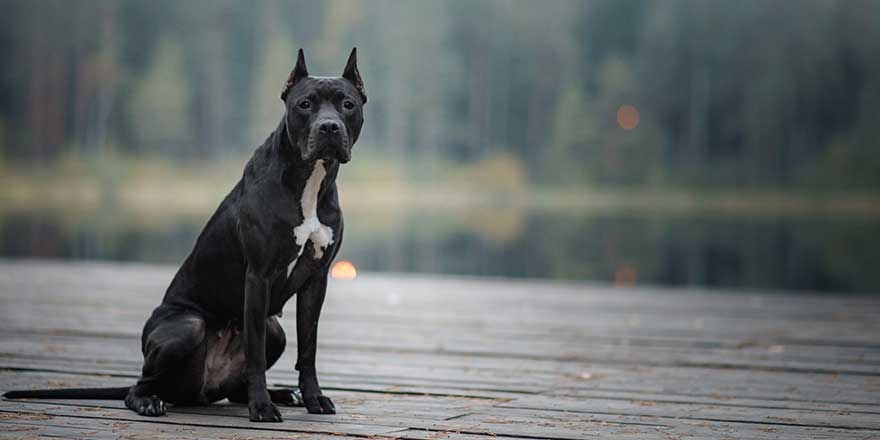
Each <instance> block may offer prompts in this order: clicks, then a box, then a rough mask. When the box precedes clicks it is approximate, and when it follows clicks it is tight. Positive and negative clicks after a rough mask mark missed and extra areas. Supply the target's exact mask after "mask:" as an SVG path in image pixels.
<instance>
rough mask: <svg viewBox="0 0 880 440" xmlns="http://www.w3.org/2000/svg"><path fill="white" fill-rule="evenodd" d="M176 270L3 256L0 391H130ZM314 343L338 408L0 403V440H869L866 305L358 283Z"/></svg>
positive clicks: (340, 288) (872, 398)
mask: <svg viewBox="0 0 880 440" xmlns="http://www.w3.org/2000/svg"><path fill="white" fill-rule="evenodd" d="M172 272H173V268H170V267H159V266H146V265H130V264H125V265H122V264H118V265H114V264H98V263H57V262H40V261H0V390H9V389H17V388H40V387H73V386H120V385H126V384H130V383H132V382H133V381H134V380H135V379H136V377H137V374H138V371H139V367H140V362H141V354H140V351H139V336H140V330H141V326H142V325H143V323H144V321H145V320H146V318H147V316H148V315H149V313H150V311H151V310H152V308H153V307H155V305H156V304H157V303H158V302H159V300H160V299H161V297H162V294H163V293H164V289H165V287H166V286H167V284H168V282H169V280H170V277H171V275H172V274H173V273H172ZM294 315H295V313H294V305H293V304H290V306H289V307H288V309H287V310H286V311H285V318H283V319H282V323H283V325H284V326H285V328H286V329H287V331H288V333H289V334H293V333H294V330H293V329H294V322H293V319H292V317H293V316H294ZM288 340H289V341H291V344H294V343H295V338H292V337H291V338H288ZM319 342H320V348H319V351H318V368H319V372H320V373H321V376H320V377H321V382H322V384H323V385H324V388H325V391H326V392H327V394H328V395H330V396H331V397H332V398H334V400H335V402H336V404H337V408H338V410H339V414H337V415H335V416H323V415H310V414H307V413H306V412H305V410H304V409H303V408H282V413H283V416H284V419H285V422H284V423H282V424H257V423H251V422H249V421H248V420H247V408H246V407H244V406H242V405H235V404H229V403H225V404H224V403H221V404H218V405H213V406H210V407H197V408H180V407H171V408H169V414H168V416H166V417H161V418H144V417H139V416H137V415H136V414H134V413H132V412H130V411H128V410H126V409H124V407H123V405H122V403H121V402H116V401H70V400H68V401H65V400H51V401H47V400H43V401H40V400H27V401H24V400H21V401H11V400H4V401H2V402H0V437H4V438H38V437H63V438H193V439H196V438H254V439H262V438H317V437H322V438H326V437H333V438H336V437H339V438H344V437H360V438H363V437H371V438H414V439H431V438H452V439H459V438H460V439H487V438H553V439H581V438H597V437H602V438H627V439H641V438H670V439H691V438H707V439H708V438H750V439H752V438H753V439H776V438H809V439H817V438H858V439H865V438H880V300H878V299H875V298H870V297H852V296H843V297H835V296H828V295H823V296H817V295H809V294H797V295H789V294H784V293H763V294H757V293H749V292H738V291H723V292H722V291H699V290H685V289H647V288H630V289H623V288H613V287H606V286H598V285H589V284H575V283H539V282H512V281H501V280H480V279H471V278H437V277H422V276H400V275H378V274H377V275H372V274H371V275H362V276H360V277H359V278H358V279H356V280H354V281H331V283H330V288H329V293H328V297H327V301H326V305H325V311H324V313H323V315H322V323H321V328H320V337H319ZM295 352H296V347H295V346H293V345H291V346H290V347H288V349H287V351H286V353H285V355H284V356H283V357H282V359H281V360H280V361H279V363H278V365H277V366H276V367H275V368H274V369H273V370H272V371H270V374H269V381H270V382H271V383H274V384H278V385H294V384H296V375H295V372H294V371H293V364H294V362H295V355H294V353H295Z"/></svg>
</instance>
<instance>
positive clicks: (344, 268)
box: [330, 260, 357, 280]
mask: <svg viewBox="0 0 880 440" xmlns="http://www.w3.org/2000/svg"><path fill="white" fill-rule="evenodd" d="M330 276H331V277H333V278H334V279H337V280H353V279H355V277H357V269H356V268H355V267H354V264H352V263H351V261H348V260H339V261H337V262H336V263H334V264H333V268H331V269H330Z"/></svg>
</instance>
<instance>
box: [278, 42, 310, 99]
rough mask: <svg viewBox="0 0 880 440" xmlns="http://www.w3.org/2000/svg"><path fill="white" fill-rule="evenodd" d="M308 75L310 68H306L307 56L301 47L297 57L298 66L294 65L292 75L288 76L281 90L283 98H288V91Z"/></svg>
mask: <svg viewBox="0 0 880 440" xmlns="http://www.w3.org/2000/svg"><path fill="white" fill-rule="evenodd" d="M308 76H309V69H307V68H306V57H305V55H304V54H303V50H302V49H300V50H299V54H298V55H297V57H296V66H294V68H293V70H291V71H290V76H289V77H288V78H287V82H286V83H285V84H284V90H282V91H281V100H282V101H285V100H287V92H289V91H290V89H291V88H292V87H293V85H294V84H296V83H298V82H299V81H300V80H302V79H303V78H306V77H308Z"/></svg>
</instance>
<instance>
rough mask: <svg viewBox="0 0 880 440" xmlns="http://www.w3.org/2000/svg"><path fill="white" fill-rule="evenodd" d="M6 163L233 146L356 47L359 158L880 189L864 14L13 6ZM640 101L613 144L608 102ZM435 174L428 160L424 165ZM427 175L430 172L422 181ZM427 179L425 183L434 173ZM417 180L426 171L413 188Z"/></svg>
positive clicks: (601, 179)
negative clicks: (282, 96) (285, 97)
mask: <svg viewBox="0 0 880 440" xmlns="http://www.w3.org/2000/svg"><path fill="white" fill-rule="evenodd" d="M3 9H4V11H3V12H4V14H0V24H2V26H0V62H2V63H3V66H4V69H3V74H2V75H0V89H2V90H4V91H5V92H4V93H0V128H3V129H2V130H0V146H2V150H0V154H2V155H3V156H4V160H8V161H13V162H14V161H22V160H29V161H45V160H47V159H51V158H53V157H54V156H57V155H59V154H61V153H62V152H63V151H66V150H68V149H73V151H74V153H76V154H85V153H88V152H93V151H98V152H105V151H107V150H112V149H114V148H116V149H121V150H123V152H125V153H129V152H133V153H138V154H151V155H154V154H159V155H163V156H165V157H167V158H174V159H179V158H190V159H198V160H202V159H216V158H219V157H225V156H229V155H238V154H246V153H247V152H248V151H250V150H251V149H252V148H253V147H254V146H255V145H257V144H259V143H260V142H262V141H263V140H264V139H265V137H266V135H267V134H268V132H269V131H270V130H272V129H273V128H275V126H276V124H277V123H278V121H279V119H280V116H281V111H282V110H281V102H280V100H278V93H279V90H280V87H281V85H282V84H283V82H284V80H285V78H286V76H287V73H288V71H289V69H290V67H291V65H292V63H293V61H294V58H295V50H296V49H297V48H298V47H303V48H305V49H306V55H307V58H308V61H309V65H310V67H311V70H312V71H313V72H315V73H321V74H338V73H339V71H340V70H341V68H342V64H343V63H344V60H345V55H346V54H347V52H348V50H349V49H350V47H351V46H358V47H359V48H360V51H361V66H362V73H363V75H364V77H365V78H366V83H367V92H368V94H369V96H370V102H369V104H368V113H367V122H366V127H365V130H364V133H363V136H362V141H361V145H360V146H359V148H362V149H369V150H371V151H372V152H374V153H380V154H381V155H382V156H384V157H387V158H388V160H392V161H409V162H422V163H436V164H438V165H437V166H445V165H444V164H448V163H457V164H469V163H477V162H478V161H480V160H481V159H483V158H485V157H491V155H493V154H503V155H504V156H503V157H508V158H511V160H515V161H517V162H519V163H520V164H521V165H522V166H523V167H524V169H525V175H526V176H527V178H528V179H529V180H530V181H531V183H538V184H558V185H577V184H604V185H654V184H670V185H718V186H742V185H748V186H757V187H768V186H777V187H801V186H805V187H807V188H832V189H833V188H847V189H852V188H859V189H876V187H877V184H878V177H877V176H878V175H880V173H878V172H877V170H878V169H880V149H878V148H876V144H877V139H878V136H880V133H878V129H877V125H876V122H875V121H876V113H877V107H878V105H880V56H877V54H878V53H880V3H877V2H876V1H873V0H799V1H789V2H767V1H762V0H742V1H736V2H706V1H703V0H669V1H661V0H655V1H652V0H593V1H589V2H584V1H577V0H559V1H554V2H534V1H525V0H514V1H507V0H482V1H464V0H452V1H447V2H436V1H428V0H414V1H407V2H397V1H390V0H376V1H371V2H351V1H343V0H334V1H328V2H309V1H304V0H303V1H287V2H283V1H262V2H256V3H248V2H237V1H232V0H217V1H208V0H191V1H186V2H176V1H171V0H158V1H154V2H143V1H137V0H127V1H122V2H100V1H89V0H85V1H81V2H77V3H76V5H75V6H74V7H71V6H70V5H67V3H65V2H58V1H52V0H41V1H36V2H28V1H8V2H5V3H4V4H3ZM622 105H632V106H634V107H635V108H637V109H638V112H639V115H640V120H639V124H638V126H637V127H636V128H635V129H633V130H630V131H627V130H624V129H623V128H621V126H620V125H619V123H618V121H617V120H616V113H617V111H618V109H619V108H620V106H622ZM425 168H428V169H429V168H431V167H425ZM428 171H430V170H428ZM427 174H432V173H431V172H429V173H427ZM415 178H418V176H416V177H415Z"/></svg>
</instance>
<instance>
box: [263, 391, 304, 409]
mask: <svg viewBox="0 0 880 440" xmlns="http://www.w3.org/2000/svg"><path fill="white" fill-rule="evenodd" d="M269 397H271V398H272V403H277V404H279V405H284V406H303V399H302V395H301V394H300V393H299V390H296V389H292V390H291V389H280V390H269Z"/></svg>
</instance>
